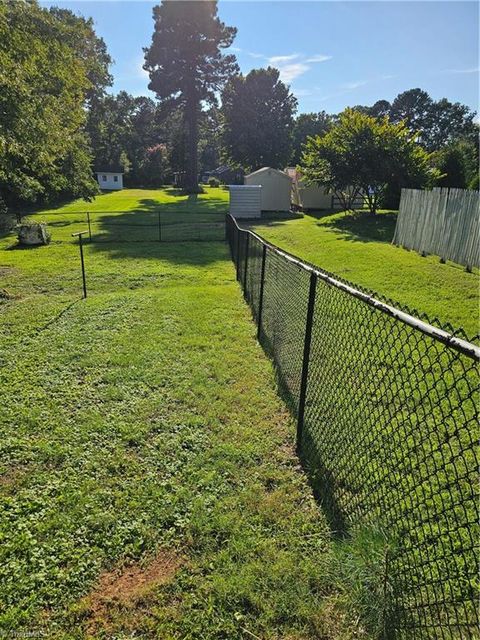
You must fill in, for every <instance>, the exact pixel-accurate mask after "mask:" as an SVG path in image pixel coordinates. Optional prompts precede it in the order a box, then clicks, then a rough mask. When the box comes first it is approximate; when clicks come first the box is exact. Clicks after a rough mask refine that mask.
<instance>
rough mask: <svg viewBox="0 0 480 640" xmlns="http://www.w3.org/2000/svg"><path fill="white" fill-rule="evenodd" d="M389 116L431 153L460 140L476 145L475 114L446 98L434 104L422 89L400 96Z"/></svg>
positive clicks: (462, 105) (396, 99)
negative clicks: (416, 133) (402, 124)
mask: <svg viewBox="0 0 480 640" xmlns="http://www.w3.org/2000/svg"><path fill="white" fill-rule="evenodd" d="M388 115H389V116H390V119H391V120H392V121H393V122H400V121H401V120H403V121H405V122H406V124H407V126H408V127H409V128H410V130H411V131H416V132H418V134H419V142H420V143H421V144H422V145H423V146H424V147H425V148H426V149H427V150H428V151H436V150H438V149H440V148H442V147H443V146H445V145H448V144H451V143H452V142H454V141H455V140H458V139H461V138H467V139H470V140H471V141H474V140H475V138H476V135H477V134H476V131H477V127H476V126H475V123H474V118H475V115H476V114H475V112H474V111H471V110H470V108H469V107H467V106H466V105H464V104H460V103H459V102H455V103H452V102H450V101H449V100H447V99H446V98H442V99H441V100H438V101H436V102H435V101H434V100H432V98H431V97H430V96H429V95H428V93H427V92H426V91H422V90H421V89H410V90H409V91H404V92H403V93H400V94H399V95H398V96H397V97H396V98H395V100H394V101H393V103H392V107H391V109H390V112H389V114H388Z"/></svg>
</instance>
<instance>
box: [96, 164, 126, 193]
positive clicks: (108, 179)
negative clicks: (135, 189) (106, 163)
mask: <svg viewBox="0 0 480 640" xmlns="http://www.w3.org/2000/svg"><path fill="white" fill-rule="evenodd" d="M96 174H97V180H98V186H99V187H100V189H104V190H105V191H107V190H108V191H117V190H119V189H123V171H112V170H111V169H109V170H104V171H97V172H96Z"/></svg>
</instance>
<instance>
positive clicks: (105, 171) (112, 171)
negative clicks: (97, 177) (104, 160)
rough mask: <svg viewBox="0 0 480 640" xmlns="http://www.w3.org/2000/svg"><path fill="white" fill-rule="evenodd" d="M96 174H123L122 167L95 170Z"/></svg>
mask: <svg viewBox="0 0 480 640" xmlns="http://www.w3.org/2000/svg"><path fill="white" fill-rule="evenodd" d="M95 173H122V174H123V169H122V168H121V167H102V168H101V169H95Z"/></svg>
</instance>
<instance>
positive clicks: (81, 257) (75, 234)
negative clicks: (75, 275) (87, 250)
mask: <svg viewBox="0 0 480 640" xmlns="http://www.w3.org/2000/svg"><path fill="white" fill-rule="evenodd" d="M84 233H88V231H80V232H79V233H72V236H73V237H74V238H78V245H79V247H80V264H81V265H82V282H83V297H84V298H86V297H87V280H86V278H85V262H84V259H83V241H82V237H83V234H84Z"/></svg>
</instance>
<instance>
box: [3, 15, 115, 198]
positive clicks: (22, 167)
mask: <svg viewBox="0 0 480 640" xmlns="http://www.w3.org/2000/svg"><path fill="white" fill-rule="evenodd" d="M86 36H88V40H89V44H85V43H84V46H85V49H84V50H83V53H82V52H81V48H82V46H83V45H80V43H81V42H82V41H83V40H82V39H83V38H85V37H86ZM95 42H96V45H95V46H97V45H98V48H99V50H103V48H102V44H101V42H100V41H95V36H94V33H93V30H92V29H91V24H90V23H88V21H87V22H86V21H84V20H83V19H81V18H78V19H77V18H75V19H73V18H72V16H71V15H70V12H58V11H56V10H55V11H48V10H47V9H42V8H40V7H39V6H38V5H37V3H36V2H8V3H5V2H3V3H0V196H1V198H2V199H3V200H4V201H5V202H6V203H7V205H8V206H9V208H11V209H17V210H18V209H20V208H22V207H23V206H25V205H27V204H29V203H33V202H39V201H48V200H53V199H56V198H60V197H85V198H89V197H91V196H92V195H94V194H95V193H96V192H97V186H96V183H95V181H94V180H93V177H92V172H91V166H90V160H91V157H90V150H89V147H88V139H87V136H86V135H85V132H84V123H85V109H84V106H85V104H86V101H87V99H88V97H89V96H91V95H93V93H94V89H95V84H94V82H95V78H96V77H98V76H97V75H96V74H100V69H101V68H102V69H103V71H105V67H102V65H103V63H104V62H105V64H106V63H107V61H106V59H105V58H103V60H102V62H98V68H97V71H95V72H94V67H95V66H96V65H95V64H94V60H93V59H94V54H93V53H91V47H92V46H93V44H94V43H95ZM87 52H89V53H87ZM105 82H108V77H106V76H105V75H104V76H103V80H102V83H105ZM102 86H103V85H102Z"/></svg>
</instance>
